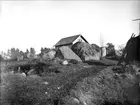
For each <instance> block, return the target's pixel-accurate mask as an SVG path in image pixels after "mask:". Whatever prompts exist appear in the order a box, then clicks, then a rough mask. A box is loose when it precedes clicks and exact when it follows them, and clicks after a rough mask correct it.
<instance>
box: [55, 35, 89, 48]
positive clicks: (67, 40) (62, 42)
mask: <svg viewBox="0 0 140 105" xmlns="http://www.w3.org/2000/svg"><path fill="white" fill-rule="evenodd" d="M79 36H81V38H82V39H83V40H84V41H85V42H87V40H86V39H85V38H84V37H83V36H82V35H74V36H70V37H66V38H62V39H61V40H59V41H58V42H57V43H56V44H55V45H54V46H61V45H68V44H72V43H73V42H74V41H75V40H76V39H77V38H78V37H79ZM87 43H88V42H87Z"/></svg>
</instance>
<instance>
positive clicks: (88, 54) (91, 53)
mask: <svg viewBox="0 0 140 105" xmlns="http://www.w3.org/2000/svg"><path fill="white" fill-rule="evenodd" d="M97 49H98V48H94V47H93V46H92V45H90V44H88V43H85V42H77V43H75V44H74V45H73V46H72V50H73V51H74V52H75V53H76V54H77V55H78V56H79V57H80V58H81V59H82V60H84V61H86V60H99V59H100V57H101V52H100V50H99V49H98V50H97Z"/></svg>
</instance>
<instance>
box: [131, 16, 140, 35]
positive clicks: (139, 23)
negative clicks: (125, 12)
mask: <svg viewBox="0 0 140 105" xmlns="http://www.w3.org/2000/svg"><path fill="white" fill-rule="evenodd" d="M132 21H139V35H140V18H139V19H134V20H132Z"/></svg>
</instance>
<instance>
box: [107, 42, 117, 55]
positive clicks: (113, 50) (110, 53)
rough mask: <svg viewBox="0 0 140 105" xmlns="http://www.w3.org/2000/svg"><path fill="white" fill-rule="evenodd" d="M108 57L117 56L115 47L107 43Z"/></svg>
mask: <svg viewBox="0 0 140 105" xmlns="http://www.w3.org/2000/svg"><path fill="white" fill-rule="evenodd" d="M106 45H107V48H106V50H107V56H114V55H115V46H114V45H113V44H112V43H107V44H106Z"/></svg>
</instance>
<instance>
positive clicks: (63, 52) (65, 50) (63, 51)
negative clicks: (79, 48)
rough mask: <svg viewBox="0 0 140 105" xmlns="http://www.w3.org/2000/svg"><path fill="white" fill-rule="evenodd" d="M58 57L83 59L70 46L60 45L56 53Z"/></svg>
mask: <svg viewBox="0 0 140 105" xmlns="http://www.w3.org/2000/svg"><path fill="white" fill-rule="evenodd" d="M56 57H59V58H61V59H75V60H77V61H82V60H81V59H80V57H78V56H77V55H76V54H75V53H74V52H73V51H72V50H71V49H70V48H69V47H68V46H63V47H60V48H59V49H58V51H57V53H56Z"/></svg>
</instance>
